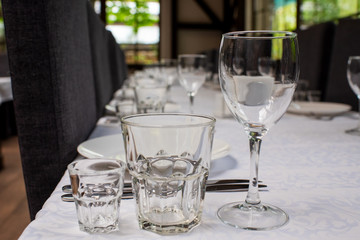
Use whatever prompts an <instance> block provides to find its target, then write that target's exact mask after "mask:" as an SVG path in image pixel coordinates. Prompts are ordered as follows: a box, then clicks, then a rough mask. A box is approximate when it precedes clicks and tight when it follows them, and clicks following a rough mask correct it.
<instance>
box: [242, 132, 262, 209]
mask: <svg viewBox="0 0 360 240" xmlns="http://www.w3.org/2000/svg"><path fill="white" fill-rule="evenodd" d="M254 135H255V136H254ZM256 135H258V133H253V132H251V133H250V139H249V143H250V177H249V190H248V194H247V196H246V199H245V202H246V203H247V204H252V205H256V204H260V202H261V200H260V196H259V189H258V170H259V155H260V146H261V138H258V137H256Z"/></svg>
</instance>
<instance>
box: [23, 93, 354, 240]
mask: <svg viewBox="0 0 360 240" xmlns="http://www.w3.org/2000/svg"><path fill="white" fill-rule="evenodd" d="M173 91H174V93H173V95H172V97H173V100H176V101H177V102H180V104H182V106H183V110H186V109H187V105H188V98H187V97H186V94H185V92H184V91H183V90H182V89H180V88H179V87H175V89H174V90H173ZM216 94H217V92H216V91H213V90H210V89H206V88H202V89H201V90H200V91H199V93H198V95H197V96H196V97H195V112H197V113H206V114H212V113H213V112H214V111H215V109H214V106H216V103H215V99H216V98H215V95H216ZM357 121H358V119H356V118H355V117H354V115H351V114H347V115H345V116H339V117H336V118H334V119H332V120H330V121H329V120H317V119H313V118H308V117H304V116H296V115H290V114H286V115H284V117H283V118H282V119H281V120H280V122H279V123H278V124H277V125H275V126H274V127H273V128H272V129H271V130H270V132H269V133H268V134H267V135H266V136H265V137H264V139H263V144H262V149H261V158H260V170H259V177H260V180H262V181H263V182H264V183H266V184H267V185H268V189H269V191H267V192H261V193H260V196H261V199H262V200H263V202H267V203H271V204H273V205H276V206H279V207H281V208H282V209H283V210H285V211H286V212H287V213H288V214H289V216H290V221H289V223H288V224H287V225H285V226H283V227H281V228H279V229H276V230H270V231H249V230H242V229H235V228H232V227H230V226H227V225H225V224H223V223H222V222H221V221H220V220H219V219H218V218H217V216H216V212H217V209H218V208H220V207H221V206H222V205H223V204H225V203H229V202H234V201H238V200H244V198H245V196H246V193H210V192H208V193H206V197H205V204H204V212H203V218H202V223H201V225H200V226H198V227H197V228H195V229H193V230H192V231H191V232H190V233H186V234H181V235H173V236H160V235H157V234H155V233H151V232H147V231H144V230H140V229H139V227H138V225H137V220H136V216H135V202H134V200H122V202H121V211H120V212H121V224H120V231H118V232H115V233H111V234H95V235H90V234H88V233H85V232H81V231H80V230H79V228H78V224H77V218H76V213H75V205H74V203H66V202H62V201H61V200H60V196H61V195H62V194H63V193H62V192H61V186H62V185H64V184H69V178H68V175H67V173H65V175H64V177H63V178H62V179H61V181H60V183H59V185H58V186H57V188H56V189H55V191H54V193H53V194H52V195H51V197H50V198H49V199H48V201H47V202H46V203H45V205H44V206H43V208H42V210H41V211H40V212H39V213H38V214H37V217H36V219H35V220H34V221H33V222H31V224H30V225H29V226H28V227H27V228H26V229H25V231H24V232H23V234H22V235H21V237H20V239H76V240H79V239H160V238H161V239H196V240H199V239H206V240H209V239H247V240H251V239H257V240H259V239H266V240H268V239H277V240H279V239H286V240H289V239H301V240H303V239H307V240H309V239H316V240H319V239H326V240H330V239H359V236H360V205H359V202H360V137H356V136H350V135H347V134H345V133H344V131H345V130H346V129H349V128H353V127H355V126H356V124H357ZM118 132H119V130H118V129H116V128H114V127H107V126H103V125H102V126H99V127H98V128H97V129H95V131H94V133H93V135H92V137H97V136H101V135H108V134H112V133H118ZM215 138H218V139H222V140H225V141H227V142H228V143H230V144H231V147H232V149H231V152H230V154H229V155H228V156H226V157H224V158H221V159H217V160H213V161H212V164H211V170H210V178H236V177H238V178H247V177H248V175H249V149H248V148H249V147H248V139H247V137H246V135H245V133H244V132H243V129H242V127H241V126H240V125H239V124H238V123H237V122H236V121H235V120H233V119H232V118H227V119H220V118H218V119H217V123H216V134H215Z"/></svg>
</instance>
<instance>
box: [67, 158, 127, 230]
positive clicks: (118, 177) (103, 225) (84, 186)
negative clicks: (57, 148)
mask: <svg viewBox="0 0 360 240" xmlns="http://www.w3.org/2000/svg"><path fill="white" fill-rule="evenodd" d="M68 171H69V174H70V181H71V188H72V194H73V197H74V201H75V205H76V212H77V217H78V223H79V227H80V230H82V231H85V232H89V233H108V232H112V231H116V230H119V217H120V214H119V213H120V201H121V196H122V194H123V187H124V173H125V163H123V162H120V161H116V160H112V159H80V160H75V161H73V162H72V163H70V164H69V165H68Z"/></svg>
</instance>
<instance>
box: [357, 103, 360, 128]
mask: <svg viewBox="0 0 360 240" xmlns="http://www.w3.org/2000/svg"><path fill="white" fill-rule="evenodd" d="M358 100H359V122H358V126H357V128H358V129H360V97H358Z"/></svg>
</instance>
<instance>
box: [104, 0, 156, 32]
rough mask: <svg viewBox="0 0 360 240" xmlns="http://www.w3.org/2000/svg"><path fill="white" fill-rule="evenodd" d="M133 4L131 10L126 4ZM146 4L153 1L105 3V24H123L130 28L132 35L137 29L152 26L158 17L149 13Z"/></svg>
mask: <svg viewBox="0 0 360 240" xmlns="http://www.w3.org/2000/svg"><path fill="white" fill-rule="evenodd" d="M129 2H132V3H134V4H135V8H132V7H131V6H130V5H129V4H128V3H129ZM148 2H157V1H154V0H120V1H107V2H106V22H107V23H108V24H116V23H123V24H125V25H127V26H131V27H132V29H133V32H134V34H137V33H138V31H139V28H141V27H145V26H153V25H155V24H157V23H158V22H159V16H157V15H153V14H151V13H150V12H149V7H148Z"/></svg>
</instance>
